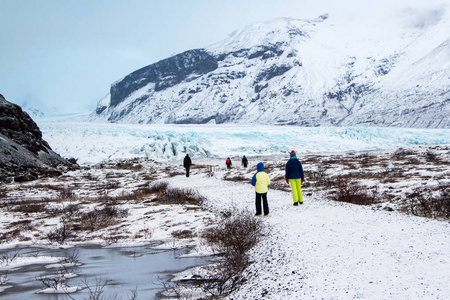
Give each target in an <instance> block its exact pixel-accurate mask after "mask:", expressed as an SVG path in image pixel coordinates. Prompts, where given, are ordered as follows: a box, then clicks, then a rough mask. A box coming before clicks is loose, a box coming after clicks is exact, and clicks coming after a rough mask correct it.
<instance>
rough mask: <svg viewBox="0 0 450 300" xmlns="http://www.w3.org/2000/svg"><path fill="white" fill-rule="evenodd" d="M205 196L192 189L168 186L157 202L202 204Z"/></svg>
mask: <svg viewBox="0 0 450 300" xmlns="http://www.w3.org/2000/svg"><path fill="white" fill-rule="evenodd" d="M204 200H205V198H204V197H203V196H201V195H200V194H198V193H197V192H195V191H194V190H192V189H182V188H166V190H165V191H163V192H162V193H161V196H160V197H158V198H156V202H158V203H161V204H192V205H201V204H202V203H203V201H204Z"/></svg>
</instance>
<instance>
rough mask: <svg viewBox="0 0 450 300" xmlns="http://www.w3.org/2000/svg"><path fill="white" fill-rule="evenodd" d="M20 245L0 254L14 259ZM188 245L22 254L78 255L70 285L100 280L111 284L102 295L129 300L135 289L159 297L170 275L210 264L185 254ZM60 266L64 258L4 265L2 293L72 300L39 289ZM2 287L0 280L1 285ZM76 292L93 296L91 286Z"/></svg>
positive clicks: (28, 253)
mask: <svg viewBox="0 0 450 300" xmlns="http://www.w3.org/2000/svg"><path fill="white" fill-rule="evenodd" d="M17 250H18V249H9V250H0V257H2V258H3V259H4V258H5V257H9V258H11V257H12V256H13V255H14V254H15V253H17ZM187 251H188V250H187V249H184V250H169V251H161V250H155V249H154V248H152V246H142V247H122V248H101V247H98V246H83V247H76V248H69V249H43V248H35V247H27V248H22V249H20V251H19V252H18V253H19V255H18V256H20V257H37V256H39V257H41V256H47V257H67V256H77V258H78V260H79V262H80V263H81V265H79V266H77V267H74V268H73V269H72V270H71V271H72V272H73V273H75V274H76V275H77V276H76V277H74V278H71V279H68V280H67V281H66V283H67V285H68V286H71V287H72V286H79V287H83V288H85V287H86V285H88V286H89V287H90V288H91V289H93V290H94V289H95V288H96V282H101V283H104V282H105V281H107V282H108V283H107V285H106V286H105V288H104V293H103V294H102V296H103V298H105V299H108V298H114V297H117V298H119V299H130V298H131V296H132V291H133V290H137V296H138V299H158V293H159V292H161V291H163V289H164V287H163V284H162V281H167V280H170V278H171V276H170V275H171V274H173V273H176V272H177V271H181V270H184V269H186V268H189V267H193V266H196V265H202V264H206V263H207V261H208V259H207V258H186V257H183V258H180V256H181V255H183V254H185V253H186V252H187ZM58 269H61V263H56V264H53V263H52V264H50V263H35V264H30V265H26V266H23V267H18V268H15V269H10V270H7V271H5V270H4V269H2V271H0V275H5V274H7V279H8V282H7V284H6V285H7V286H11V287H10V288H8V289H6V290H4V291H3V292H1V293H0V298H4V299H10V300H16V299H17V300H19V299H42V300H47V299H52V300H56V299H58V300H61V299H70V298H69V297H68V296H67V295H64V294H37V293H36V292H38V291H40V290H41V289H42V288H43V287H44V285H43V283H42V282H41V281H40V280H38V278H42V277H43V276H48V275H54V274H57V273H58ZM2 287H3V286H1V285H0V288H2ZM71 296H72V297H73V298H75V299H89V292H88V290H87V289H83V290H81V291H78V292H76V293H74V294H71Z"/></svg>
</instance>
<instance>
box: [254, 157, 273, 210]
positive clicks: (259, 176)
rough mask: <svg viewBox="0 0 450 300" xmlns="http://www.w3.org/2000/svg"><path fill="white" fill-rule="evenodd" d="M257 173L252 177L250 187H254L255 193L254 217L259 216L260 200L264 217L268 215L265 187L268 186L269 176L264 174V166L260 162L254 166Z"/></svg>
mask: <svg viewBox="0 0 450 300" xmlns="http://www.w3.org/2000/svg"><path fill="white" fill-rule="evenodd" d="M256 170H257V171H258V172H256V173H255V175H253V178H252V185H253V186H254V187H255V192H256V201H255V203H256V215H257V216H260V215H261V198H262V200H263V208H264V215H265V216H267V215H268V214H269V203H268V202H267V190H268V188H267V186H268V185H269V184H270V178H269V175H267V173H266V172H264V164H263V163H262V162H260V163H258V164H257V165H256Z"/></svg>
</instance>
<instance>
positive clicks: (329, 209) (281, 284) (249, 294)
mask: <svg viewBox="0 0 450 300" xmlns="http://www.w3.org/2000/svg"><path fill="white" fill-rule="evenodd" d="M173 183H174V184H175V183H176V184H177V185H179V186H190V187H193V188H195V189H198V190H199V191H201V192H202V193H204V194H205V195H207V197H208V199H209V200H210V205H211V206H214V207H215V210H216V211H220V210H221V209H224V210H225V209H228V208H229V206H230V205H231V206H236V207H240V208H245V209H252V207H253V206H254V204H253V203H254V198H253V191H252V187H251V186H249V184H248V183H234V182H223V181H221V180H217V179H214V178H205V177H204V176H201V175H200V176H199V175H196V176H194V177H192V178H189V179H185V178H183V179H182V180H181V178H179V179H177V180H176V181H174V182H173ZM305 192H306V193H308V192H309V191H308V189H305ZM268 198H269V205H270V211H271V212H270V215H269V216H268V217H264V225H265V226H266V227H267V228H268V229H269V230H268V232H270V233H268V234H267V235H266V236H265V237H264V239H263V240H262V242H261V243H260V244H258V245H257V246H256V248H255V249H254V250H253V251H252V253H251V256H252V260H253V264H252V265H251V266H250V268H249V269H248V270H247V274H248V276H249V280H248V281H247V283H246V284H245V285H244V286H243V287H242V288H241V289H240V290H239V291H237V292H236V293H234V294H232V295H230V296H229V297H228V298H229V299H262V298H264V299H316V298H317V299H355V298H363V299H447V298H448V295H450V268H449V264H450V236H449V233H450V231H449V229H450V226H449V223H448V222H440V221H434V220H428V219H424V218H418V217H412V216H407V215H404V214H401V213H398V212H387V211H385V210H373V209H372V208H371V207H365V206H356V205H352V204H342V203H337V202H333V201H328V200H324V199H323V197H322V195H321V194H320V193H319V194H317V193H312V195H311V196H307V197H305V204H304V205H303V206H299V207H294V206H292V203H291V199H290V194H289V193H288V192H282V191H273V190H271V191H269V194H268Z"/></svg>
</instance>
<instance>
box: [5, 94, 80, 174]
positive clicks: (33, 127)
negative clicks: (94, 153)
mask: <svg viewBox="0 0 450 300" xmlns="http://www.w3.org/2000/svg"><path fill="white" fill-rule="evenodd" d="M77 168H79V166H78V165H77V164H76V162H75V161H73V160H71V161H69V160H67V159H64V158H62V157H61V156H60V155H58V154H57V153H55V152H54V151H53V150H52V149H51V147H50V145H49V144H48V143H47V142H46V141H44V140H43V139H42V132H41V131H40V130H39V127H38V126H37V124H36V123H35V122H34V121H33V120H32V119H31V118H30V116H29V115H28V114H27V113H25V112H24V111H23V110H22V108H21V107H20V106H18V105H15V104H13V103H10V102H8V101H6V100H5V98H4V97H3V95H1V94H0V182H10V181H12V180H14V181H18V182H19V181H30V180H34V179H37V178H38V177H40V176H50V175H60V174H61V173H62V172H64V171H67V170H74V169H77Z"/></svg>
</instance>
